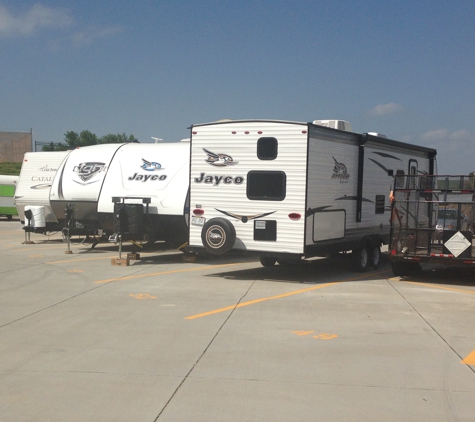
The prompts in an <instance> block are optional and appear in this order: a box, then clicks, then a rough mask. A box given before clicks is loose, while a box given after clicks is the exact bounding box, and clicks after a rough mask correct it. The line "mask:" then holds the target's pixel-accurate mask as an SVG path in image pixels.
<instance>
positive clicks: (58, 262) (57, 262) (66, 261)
mask: <svg viewBox="0 0 475 422" xmlns="http://www.w3.org/2000/svg"><path fill="white" fill-rule="evenodd" d="M138 253H139V254H140V256H143V255H146V254H152V253H153V252H138ZM122 254H123V255H127V252H123V253H122ZM168 255H171V254H164V255H156V256H168ZM113 258H118V257H117V256H111V255H108V256H100V257H95V258H78V259H61V260H59V261H50V262H47V264H63V263H68V262H83V261H96V260H100V259H113Z"/></svg>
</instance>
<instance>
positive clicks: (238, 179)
mask: <svg viewBox="0 0 475 422" xmlns="http://www.w3.org/2000/svg"><path fill="white" fill-rule="evenodd" d="M194 180H195V183H208V184H210V185H213V186H218V185H219V184H221V183H224V184H225V185H230V184H232V183H234V184H235V185H241V184H242V183H243V182H244V177H242V176H215V175H209V174H208V175H207V174H206V173H200V177H195V179H194Z"/></svg>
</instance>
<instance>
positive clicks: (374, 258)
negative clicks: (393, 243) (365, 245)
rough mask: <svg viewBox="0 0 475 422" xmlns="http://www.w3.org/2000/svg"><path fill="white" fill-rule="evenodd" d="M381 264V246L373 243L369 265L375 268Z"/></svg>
mask: <svg viewBox="0 0 475 422" xmlns="http://www.w3.org/2000/svg"><path fill="white" fill-rule="evenodd" d="M380 264H381V248H380V247H379V245H373V246H372V248H371V266H372V267H373V268H374V269H375V270H377V269H378V268H379V265H380Z"/></svg>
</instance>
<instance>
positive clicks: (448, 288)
mask: <svg viewBox="0 0 475 422" xmlns="http://www.w3.org/2000/svg"><path fill="white" fill-rule="evenodd" d="M406 283H411V284H420V285H421V286H425V287H432V288H434V289H442V290H449V291H452V292H458V293H468V294H470V295H475V291H471V290H462V289H454V288H452V287H444V286H433V285H431V284H426V283H419V282H417V281H406Z"/></svg>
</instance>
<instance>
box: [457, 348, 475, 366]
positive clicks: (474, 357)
mask: <svg viewBox="0 0 475 422" xmlns="http://www.w3.org/2000/svg"><path fill="white" fill-rule="evenodd" d="M460 363H464V364H465V365H475V350H474V351H473V352H472V353H470V354H469V355H468V356H467V357H466V358H465V359H464V360H463V361H462V362H460Z"/></svg>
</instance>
